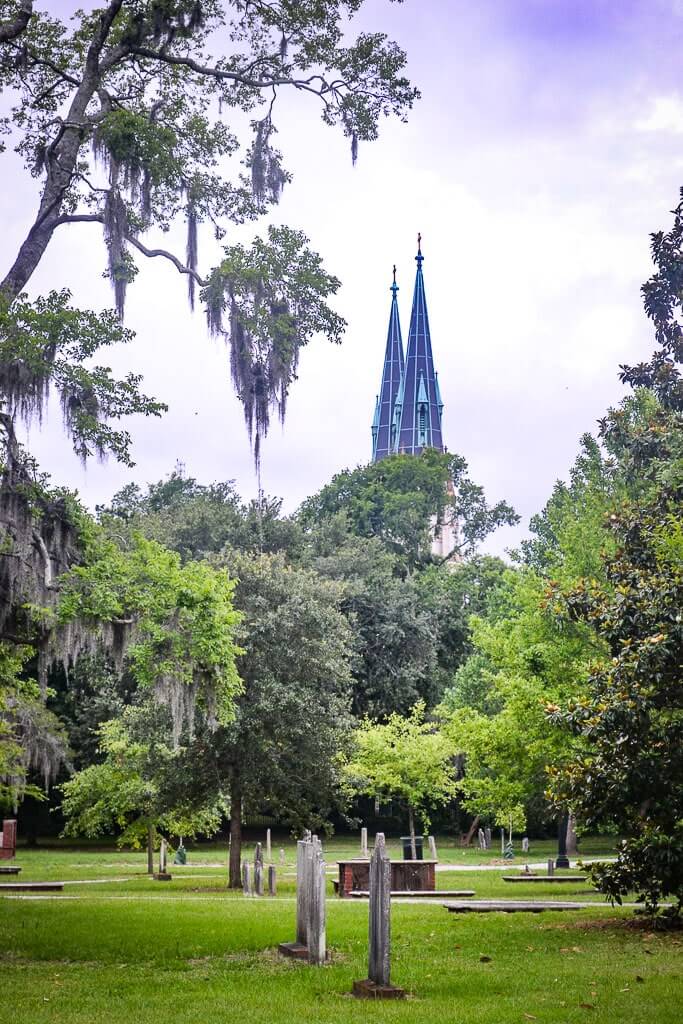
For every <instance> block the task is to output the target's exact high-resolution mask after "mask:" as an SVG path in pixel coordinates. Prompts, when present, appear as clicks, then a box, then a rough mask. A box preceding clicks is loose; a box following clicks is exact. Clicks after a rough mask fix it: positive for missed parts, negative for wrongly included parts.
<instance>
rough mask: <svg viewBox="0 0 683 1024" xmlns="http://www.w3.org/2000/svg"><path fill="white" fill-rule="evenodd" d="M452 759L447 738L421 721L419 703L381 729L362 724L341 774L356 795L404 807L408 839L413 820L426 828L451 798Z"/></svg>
mask: <svg viewBox="0 0 683 1024" xmlns="http://www.w3.org/2000/svg"><path fill="white" fill-rule="evenodd" d="M454 753H455V751H454V748H453V746H452V744H451V743H450V741H449V739H448V737H447V736H446V735H445V734H444V733H442V732H440V731H439V730H438V729H437V728H436V726H435V725H434V724H433V723H431V722H429V721H426V720H425V706H424V703H422V702H418V703H417V704H416V705H415V707H414V708H413V709H412V711H411V712H410V714H409V715H408V716H406V717H405V718H403V717H401V716H400V715H397V714H392V715H389V717H388V719H387V721H386V722H384V723H377V722H372V721H370V719H365V720H364V721H363V722H361V724H360V725H359V727H358V729H357V730H356V733H355V749H354V751H353V753H352V755H351V757H350V759H349V760H348V761H347V762H346V763H345V764H344V774H345V776H346V779H347V781H348V784H349V786H350V787H351V789H352V790H353V791H354V792H356V793H362V794H366V795H367V796H372V797H380V798H382V797H383V798H384V799H385V800H391V799H397V800H400V801H401V802H403V803H404V804H405V806H406V807H407V809H408V812H409V815H410V823H411V834H413V827H412V826H413V814H415V813H417V814H418V815H419V816H420V818H421V819H422V822H423V824H424V827H425V828H428V827H429V813H430V810H431V809H432V808H434V807H438V806H441V805H443V804H446V803H448V802H449V801H450V800H451V799H452V798H453V797H454V796H455V793H456V783H455V769H454V765H453V755H454Z"/></svg>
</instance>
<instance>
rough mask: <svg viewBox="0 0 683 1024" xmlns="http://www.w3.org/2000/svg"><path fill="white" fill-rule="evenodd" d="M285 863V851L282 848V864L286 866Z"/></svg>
mask: <svg viewBox="0 0 683 1024" xmlns="http://www.w3.org/2000/svg"><path fill="white" fill-rule="evenodd" d="M284 862H285V851H284V850H283V849H282V847H280V863H281V864H284Z"/></svg>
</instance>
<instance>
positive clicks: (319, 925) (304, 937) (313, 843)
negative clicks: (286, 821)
mask: <svg viewBox="0 0 683 1024" xmlns="http://www.w3.org/2000/svg"><path fill="white" fill-rule="evenodd" d="M304 835H305V836H306V835H307V836H308V838H304V839H300V840H299V842H298V843H297V844H296V940H295V941H294V942H283V943H281V944H280V946H279V947H278V948H279V951H280V952H281V953H282V954H283V955H284V956H291V957H296V958H297V959H299V960H308V961H309V963H311V964H322V963H324V962H325V959H326V956H327V948H326V929H325V861H324V860H323V855H322V843H321V842H320V840H319V839H318V837H317V836H311V834H310V832H309V833H304Z"/></svg>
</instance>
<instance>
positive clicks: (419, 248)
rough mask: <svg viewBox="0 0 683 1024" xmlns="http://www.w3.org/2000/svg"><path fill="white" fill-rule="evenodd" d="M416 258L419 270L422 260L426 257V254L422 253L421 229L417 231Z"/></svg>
mask: <svg viewBox="0 0 683 1024" xmlns="http://www.w3.org/2000/svg"><path fill="white" fill-rule="evenodd" d="M415 259H416V260H417V267H418V270H421V269H422V260H423V259H424V256H423V255H422V235H421V234H420V232H419V231H418V233H417V256H416V257H415Z"/></svg>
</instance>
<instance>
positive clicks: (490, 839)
mask: <svg viewBox="0 0 683 1024" xmlns="http://www.w3.org/2000/svg"><path fill="white" fill-rule="evenodd" d="M484 835H485V836H486V849H487V850H490V849H491V843H492V842H493V837H492V836H491V829H490V828H485V829H484Z"/></svg>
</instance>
